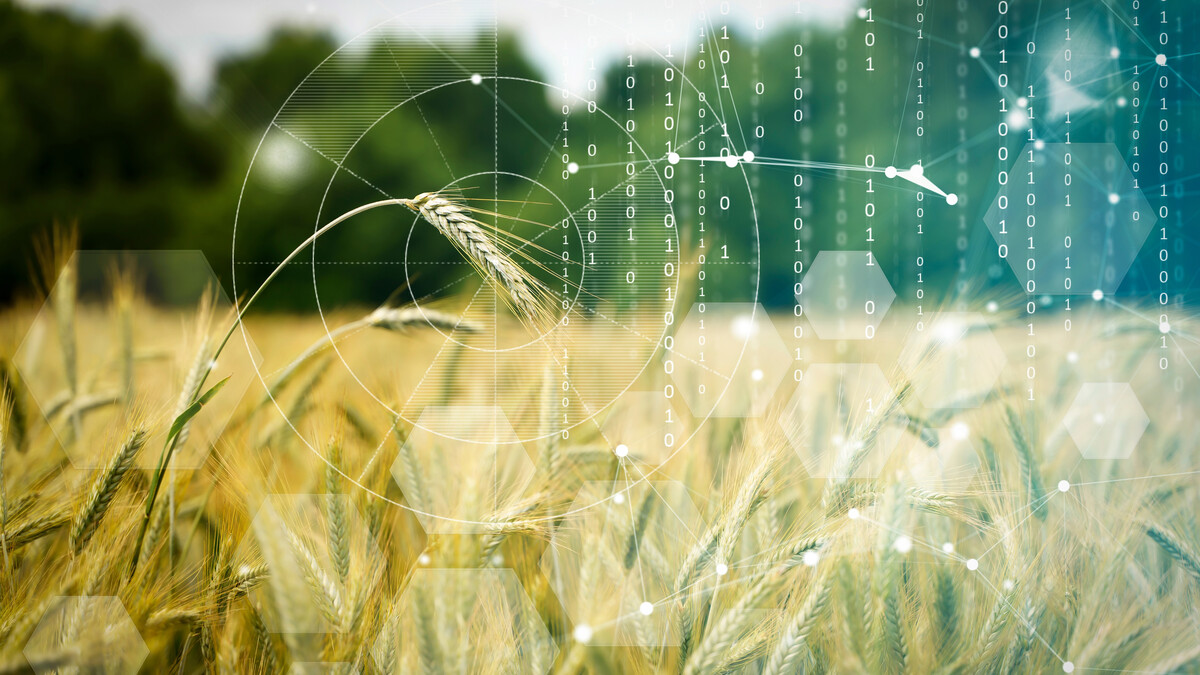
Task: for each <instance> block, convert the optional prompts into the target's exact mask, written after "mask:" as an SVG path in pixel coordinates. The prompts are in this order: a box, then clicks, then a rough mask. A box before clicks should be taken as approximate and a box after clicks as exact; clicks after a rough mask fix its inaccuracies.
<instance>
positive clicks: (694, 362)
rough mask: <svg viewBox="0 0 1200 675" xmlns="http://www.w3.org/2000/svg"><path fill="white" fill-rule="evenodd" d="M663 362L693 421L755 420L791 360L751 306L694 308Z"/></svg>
mask: <svg viewBox="0 0 1200 675" xmlns="http://www.w3.org/2000/svg"><path fill="white" fill-rule="evenodd" d="M670 345H671V349H669V350H668V351H667V352H666V354H665V355H664V357H663V359H664V361H665V363H664V369H665V370H666V372H668V373H670V374H671V379H672V380H673V381H674V383H675V389H676V390H677V391H678V392H679V393H680V394H682V395H683V400H684V401H685V402H686V403H687V405H688V407H689V408H690V409H691V411H692V414H693V415H695V416H696V417H701V418H706V417H757V416H759V415H761V414H762V413H763V412H764V411H765V410H766V407H767V404H768V403H770V401H771V398H772V397H773V396H774V395H775V390H776V389H777V388H778V387H779V383H780V382H781V381H783V378H784V376H785V375H786V374H787V373H788V372H789V371H790V370H791V365H792V358H791V354H790V353H789V352H788V350H787V347H786V346H785V345H784V344H783V340H781V339H780V338H779V333H778V332H776V330H775V327H774V326H773V325H772V324H771V319H770V316H769V315H768V314H767V311H766V310H765V309H763V306H762V305H760V304H757V303H745V302H720V303H697V304H695V305H693V306H692V308H691V309H690V310H689V311H688V314H687V316H686V317H685V318H684V320H683V323H682V324H680V326H679V330H678V331H677V332H676V333H675V335H674V338H673V342H671V343H670Z"/></svg>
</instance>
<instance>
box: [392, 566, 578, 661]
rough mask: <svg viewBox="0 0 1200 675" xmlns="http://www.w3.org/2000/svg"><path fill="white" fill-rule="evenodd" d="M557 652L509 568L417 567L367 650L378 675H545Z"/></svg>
mask: <svg viewBox="0 0 1200 675" xmlns="http://www.w3.org/2000/svg"><path fill="white" fill-rule="evenodd" d="M557 654H558V645H556V644H555V643H554V640H553V638H551V636H550V632H549V631H548V630H546V624H545V623H544V622H543V621H542V617H541V616H540V615H539V614H538V612H537V608H535V607H534V606H533V602H532V601H530V599H529V596H528V595H527V594H526V593H525V590H524V589H523V588H521V582H520V580H519V579H517V575H516V573H515V572H514V571H513V570H511V569H417V570H415V571H414V572H413V574H412V577H411V578H410V579H409V582H408V585H407V586H405V588H404V590H403V591H401V594H400V598H399V599H398V600H397V601H396V604H395V605H394V606H393V609H392V613H391V615H390V616H389V617H388V618H387V619H386V620H385V622H384V624H383V627H382V629H381V630H380V634H379V637H377V638H376V640H375V644H374V646H373V647H372V649H371V657H372V658H373V659H374V661H375V665H376V666H377V667H378V668H379V672H381V673H385V674H390V673H529V674H530V675H544V673H546V672H547V671H548V670H549V669H550V666H551V664H553V663H554V658H555V656H556V655H557Z"/></svg>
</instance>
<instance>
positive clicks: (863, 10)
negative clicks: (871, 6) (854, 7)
mask: <svg viewBox="0 0 1200 675" xmlns="http://www.w3.org/2000/svg"><path fill="white" fill-rule="evenodd" d="M868 16H869V15H868V14H867V8H866V7H859V8H858V18H860V19H865V18H867V17H868Z"/></svg>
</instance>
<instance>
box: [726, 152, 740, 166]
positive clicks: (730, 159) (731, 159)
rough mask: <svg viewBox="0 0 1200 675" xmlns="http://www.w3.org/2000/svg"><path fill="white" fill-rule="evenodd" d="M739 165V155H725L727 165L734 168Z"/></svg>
mask: <svg viewBox="0 0 1200 675" xmlns="http://www.w3.org/2000/svg"><path fill="white" fill-rule="evenodd" d="M737 165H738V157H737V155H725V166H727V167H729V168H731V169H732V168H733V167H735V166H737Z"/></svg>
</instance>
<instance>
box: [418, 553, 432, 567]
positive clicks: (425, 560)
mask: <svg viewBox="0 0 1200 675" xmlns="http://www.w3.org/2000/svg"><path fill="white" fill-rule="evenodd" d="M429 560H430V558H429V554H428V553H422V554H421V555H419V556H417V563H418V564H420V565H428V564H429Z"/></svg>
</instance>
